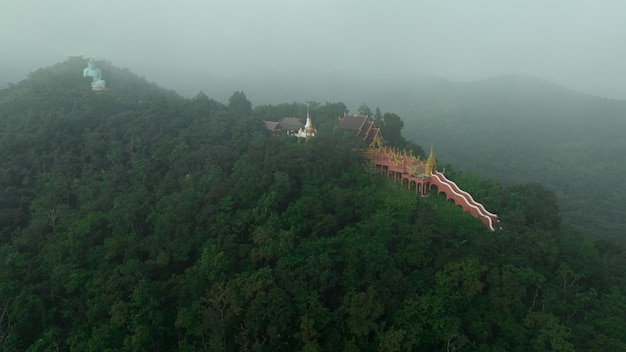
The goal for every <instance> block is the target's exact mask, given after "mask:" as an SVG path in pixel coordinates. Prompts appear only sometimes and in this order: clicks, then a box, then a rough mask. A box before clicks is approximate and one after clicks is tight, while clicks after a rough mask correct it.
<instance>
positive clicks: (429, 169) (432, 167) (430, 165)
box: [424, 144, 437, 177]
mask: <svg viewBox="0 0 626 352" xmlns="http://www.w3.org/2000/svg"><path fill="white" fill-rule="evenodd" d="M436 169H437V161H436V160H435V156H434V155H433V145H432V144H431V145H430V154H429V155H428V159H426V162H425V163H424V176H428V177H430V176H431V175H432V174H433V172H435V171H436Z"/></svg>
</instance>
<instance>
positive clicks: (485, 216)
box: [430, 171, 499, 231]
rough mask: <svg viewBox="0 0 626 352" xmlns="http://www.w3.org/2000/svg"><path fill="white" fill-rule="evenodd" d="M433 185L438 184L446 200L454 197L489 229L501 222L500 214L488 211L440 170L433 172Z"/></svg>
mask: <svg viewBox="0 0 626 352" xmlns="http://www.w3.org/2000/svg"><path fill="white" fill-rule="evenodd" d="M433 186H437V190H438V192H440V193H441V192H443V193H444V194H445V195H446V200H450V199H452V200H453V201H454V203H455V204H457V205H458V206H460V207H461V209H463V210H464V211H466V212H468V213H470V214H472V216H474V217H475V218H477V219H479V220H480V221H482V222H483V224H485V226H487V228H488V229H489V230H491V231H495V230H496V226H498V223H499V220H498V216H497V215H496V214H493V213H491V212H488V211H487V209H485V207H484V206H483V205H482V204H480V203H478V202H477V201H475V200H474V198H472V196H471V195H470V194H469V193H467V192H465V191H463V190H461V189H460V188H459V186H457V184H456V183H454V182H453V181H451V180H449V179H447V178H446V176H444V174H442V173H440V172H438V171H435V172H434V173H432V174H431V176H430V187H431V188H432V187H433Z"/></svg>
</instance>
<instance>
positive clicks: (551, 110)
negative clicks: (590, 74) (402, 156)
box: [394, 76, 626, 240]
mask: <svg viewBox="0 0 626 352" xmlns="http://www.w3.org/2000/svg"><path fill="white" fill-rule="evenodd" d="M417 100H418V102H411V101H408V100H406V101H403V102H398V101H396V102H394V105H395V106H399V107H403V109H402V110H400V109H398V111H399V112H400V113H401V114H402V117H403V118H404V120H405V121H406V127H405V130H404V133H405V135H406V136H407V138H409V139H413V140H414V141H417V142H418V143H424V142H423V141H431V142H432V143H434V145H435V150H436V155H437V156H438V157H439V158H440V160H442V161H444V162H449V163H452V164H454V165H457V166H458V167H461V168H464V169H467V170H470V171H473V172H477V173H479V174H481V175H483V176H486V177H493V178H496V179H498V180H500V181H501V182H503V183H504V184H508V185H510V184H519V183H527V182H539V183H542V184H544V185H545V186H547V187H549V188H550V189H552V190H553V191H555V193H556V194H557V198H558V200H559V205H560V207H561V209H562V212H563V216H564V218H565V219H566V220H568V221H570V222H572V223H573V224H575V225H577V226H580V227H582V228H584V229H585V230H586V231H587V232H589V233H591V234H593V235H595V236H599V237H603V236H609V237H613V238H621V240H624V239H625V235H626V220H625V219H624V218H623V217H622V216H621V215H619V214H622V213H623V212H624V211H626V186H624V185H623V183H621V182H620V181H619V180H620V178H621V176H620V175H624V174H626V164H625V158H624V157H623V154H622V151H623V150H626V139H624V138H623V131H625V130H626V101H621V100H610V99H604V98H599V97H594V96H590V95H586V94H583V93H579V92H574V91H571V90H568V89H566V88H563V87H560V86H558V85H555V84H551V83H548V82H545V81H542V80H539V79H536V78H532V77H526V76H502V77H496V78H492V79H488V80H483V81H479V82H473V83H467V84H458V85H456V89H455V90H454V92H452V93H450V94H449V95H447V96H446V97H445V98H439V99H433V100H431V104H429V103H428V102H427V101H428V100H429V99H428V98H426V99H424V97H422V98H420V99H417ZM433 101H434V102H436V103H435V104H432V102H433Z"/></svg>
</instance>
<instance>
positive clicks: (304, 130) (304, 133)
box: [263, 109, 317, 140]
mask: <svg viewBox="0 0 626 352" xmlns="http://www.w3.org/2000/svg"><path fill="white" fill-rule="evenodd" d="M263 123H264V124H265V130H266V131H267V132H268V134H270V135H272V136H282V135H286V136H295V137H299V138H306V140H309V139H311V138H312V137H315V133H317V130H316V129H315V127H314V126H313V122H312V121H311V116H310V114H309V110H308V109H307V112H306V123H305V124H304V125H303V124H302V121H300V119H298V118H296V117H284V118H283V119H281V120H280V121H265V120H263Z"/></svg>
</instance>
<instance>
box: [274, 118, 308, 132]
mask: <svg viewBox="0 0 626 352" xmlns="http://www.w3.org/2000/svg"><path fill="white" fill-rule="evenodd" d="M278 124H279V125H280V127H281V128H282V129H284V130H289V131H298V130H299V129H301V128H302V127H304V124H302V121H300V120H299V119H297V118H295V117H285V118H283V119H282V120H280V121H278Z"/></svg>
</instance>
